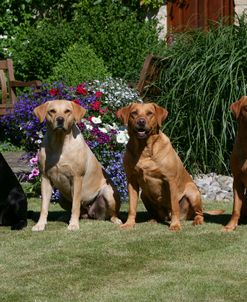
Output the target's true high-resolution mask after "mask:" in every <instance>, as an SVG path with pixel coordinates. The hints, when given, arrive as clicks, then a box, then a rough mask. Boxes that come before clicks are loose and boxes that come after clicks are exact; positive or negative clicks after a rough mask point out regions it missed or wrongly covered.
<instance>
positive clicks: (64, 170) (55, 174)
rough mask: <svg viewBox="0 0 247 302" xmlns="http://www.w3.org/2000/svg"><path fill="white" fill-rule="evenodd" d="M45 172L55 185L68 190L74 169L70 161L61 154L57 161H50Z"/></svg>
mask: <svg viewBox="0 0 247 302" xmlns="http://www.w3.org/2000/svg"><path fill="white" fill-rule="evenodd" d="M45 173H46V175H47V177H48V178H49V179H50V180H51V182H52V184H53V185H54V186H55V187H57V188H61V187H63V189H65V190H67V189H68V190H70V189H69V188H70V186H71V182H72V179H73V176H74V174H75V170H74V168H73V166H71V163H70V162H68V160H65V159H64V157H63V156H62V155H61V156H60V158H59V160H58V161H56V162H55V161H53V162H52V161H51V163H50V164H49V166H47V167H46V172H45Z"/></svg>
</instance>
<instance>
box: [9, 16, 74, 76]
mask: <svg viewBox="0 0 247 302" xmlns="http://www.w3.org/2000/svg"><path fill="white" fill-rule="evenodd" d="M76 40H77V34H76V33H75V32H74V30H73V29H72V27H71V26H70V24H69V23H65V22H59V23H57V24H56V25H53V24H51V23H49V22H48V21H42V22H37V23H36V24H35V25H33V26H30V27H27V28H26V29H25V30H22V31H21V32H19V34H18V35H17V37H16V39H14V40H13V41H11V43H12V44H11V46H10V48H9V51H11V56H12V58H13V60H14V65H15V74H16V78H19V79H24V80H29V79H40V80H43V79H46V78H47V77H48V76H49V75H50V74H51V71H52V67H53V66H54V65H55V63H56V62H57V61H58V60H59V59H60V57H61V56H62V54H63V52H64V51H65V50H67V48H68V47H69V46H70V45H71V44H73V43H74V42H75V41H76Z"/></svg>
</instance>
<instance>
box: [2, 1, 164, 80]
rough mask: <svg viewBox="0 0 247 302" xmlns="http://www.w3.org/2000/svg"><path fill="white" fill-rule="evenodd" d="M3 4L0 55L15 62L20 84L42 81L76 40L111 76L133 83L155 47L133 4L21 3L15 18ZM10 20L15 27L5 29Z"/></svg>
mask: <svg viewBox="0 0 247 302" xmlns="http://www.w3.org/2000/svg"><path fill="white" fill-rule="evenodd" d="M4 1H6V2H5V8H6V7H8V5H7V3H9V6H10V4H11V5H12V6H11V8H10V10H11V14H7V13H4V12H3V15H4V17H3V21H2V23H0V34H1V31H2V34H3V35H5V36H6V37H7V39H0V46H2V48H3V49H4V51H3V53H2V54H0V55H1V56H2V57H12V58H13V59H14V63H15V69H16V73H17V76H18V77H19V78H20V79H26V80H28V79H33V78H38V79H42V80H45V79H47V78H48V77H49V76H50V74H51V72H52V68H53V67H54V65H55V64H56V63H57V61H58V60H59V59H60V58H61V56H62V54H63V53H66V51H67V50H68V48H69V47H70V46H72V45H73V44H74V43H75V42H77V41H78V40H79V39H81V40H84V41H85V42H87V43H88V44H90V45H91V47H92V48H93V49H94V51H95V53H96V55H97V56H99V57H100V58H102V59H103V60H104V62H105V65H106V67H107V68H108V70H109V71H110V72H111V74H112V75H113V76H118V77H123V78H125V79H127V80H129V81H136V79H137V78H138V76H139V73H140V69H141V66H142V63H143V60H144V58H145V56H146V55H147V54H148V53H149V52H152V51H155V50H156V49H157V48H159V47H160V43H159V41H158V34H157V32H156V24H155V22H154V21H153V20H146V19H145V9H138V8H140V4H139V3H138V2H136V1H122V0H114V1H113V0H104V1H93V0H88V1H75V2H73V1H65V0H64V1H62V2H61V3H60V4H56V3H55V1H48V0H46V1H44V3H43V5H41V4H39V3H36V2H37V1H34V0H33V1H31V0H29V1H24V0H22V1H23V3H22V4H19V5H23V6H22V7H23V9H22V10H21V11H20V12H18V11H15V10H14V9H13V6H14V4H16V3H15V1H14V0H9V1H7V0H4ZM28 2H29V5H28ZM72 2H73V4H72ZM69 4H71V10H69V7H70V6H69ZM11 18H13V19H14V20H16V23H15V22H14V21H11V22H10V25H8V20H10V19H11ZM17 22H19V23H18V25H17ZM1 24H2V29H1ZM162 44H163V43H162ZM78 83H79V81H78Z"/></svg>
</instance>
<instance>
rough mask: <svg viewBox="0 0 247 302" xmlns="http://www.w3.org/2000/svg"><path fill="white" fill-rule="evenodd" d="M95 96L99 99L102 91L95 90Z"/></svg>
mask: <svg viewBox="0 0 247 302" xmlns="http://www.w3.org/2000/svg"><path fill="white" fill-rule="evenodd" d="M95 96H96V98H97V99H100V98H101V97H102V96H103V93H102V92H101V91H96V92H95Z"/></svg>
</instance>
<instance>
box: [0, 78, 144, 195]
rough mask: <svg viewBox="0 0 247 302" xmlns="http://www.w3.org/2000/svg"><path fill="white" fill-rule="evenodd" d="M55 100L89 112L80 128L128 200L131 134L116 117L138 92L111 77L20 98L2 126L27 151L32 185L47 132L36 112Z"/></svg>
mask: <svg viewBox="0 0 247 302" xmlns="http://www.w3.org/2000/svg"><path fill="white" fill-rule="evenodd" d="M55 99H66V100H68V101H73V102H76V103H78V104H80V105H81V106H83V107H84V108H86V109H87V113H86V115H85V117H84V118H83V119H82V121H81V123H80V124H79V125H78V126H79V128H80V130H81V131H82V133H83V136H84V138H85V140H86V142H87V144H88V145H89V147H90V148H91V149H92V151H93V152H94V154H95V155H96V157H97V158H98V160H99V161H100V162H101V164H102V166H103V167H104V168H105V170H106V172H107V173H108V174H109V176H110V177H111V179H112V181H113V182H114V184H115V185H116V187H117V189H118V191H119V193H120V195H121V198H122V200H125V199H126V198H127V187H126V177H125V173H124V170H123V163H122V158H123V150H124V147H125V144H126V143H127V141H128V135H127V131H126V129H125V128H124V127H123V126H121V125H120V124H118V121H117V119H116V117H115V114H116V111H117V110H118V108H121V107H122V106H125V105H127V104H129V103H131V102H133V101H141V100H140V98H139V97H138V95H137V93H136V92H135V91H134V90H133V89H130V88H129V87H128V86H127V84H126V83H125V82H124V81H123V80H122V79H112V78H108V79H107V80H106V81H105V82H100V81H92V82H90V83H81V84H79V85H78V86H77V87H67V86H65V85H64V84H63V83H54V84H53V85H52V86H51V85H47V84H45V85H43V86H42V88H41V91H39V92H36V91H34V90H31V91H29V92H28V93H25V94H23V95H21V96H20V97H19V101H18V102H17V103H16V105H15V107H14V111H13V113H11V114H8V115H6V116H4V117H2V118H1V120H0V126H1V128H2V129H3V131H4V135H5V137H7V138H8V139H9V140H10V141H11V142H12V143H14V144H16V145H19V146H23V147H24V148H25V150H26V151H27V152H28V154H29V156H30V165H31V167H32V172H31V173H30V174H29V175H26V180H27V181H29V182H31V183H33V185H35V184H37V181H39V171H38V169H37V157H36V154H37V150H38V148H39V145H40V143H41V141H42V138H43V136H44V133H45V131H46V125H45V124H44V123H41V124H40V123H39V121H38V119H37V118H36V117H35V116H34V114H33V109H34V108H35V107H36V106H38V105H40V104H42V103H44V102H46V101H50V100H55Z"/></svg>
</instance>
